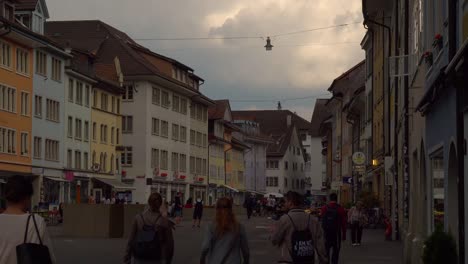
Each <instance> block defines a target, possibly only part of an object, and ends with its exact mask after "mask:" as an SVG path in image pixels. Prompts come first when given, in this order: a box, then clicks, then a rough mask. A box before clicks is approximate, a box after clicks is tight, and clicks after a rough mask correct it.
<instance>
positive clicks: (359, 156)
mask: <svg viewBox="0 0 468 264" xmlns="http://www.w3.org/2000/svg"><path fill="white" fill-rule="evenodd" d="M353 163H354V164H355V165H364V163H366V155H365V154H364V153H363V152H354V154H353Z"/></svg>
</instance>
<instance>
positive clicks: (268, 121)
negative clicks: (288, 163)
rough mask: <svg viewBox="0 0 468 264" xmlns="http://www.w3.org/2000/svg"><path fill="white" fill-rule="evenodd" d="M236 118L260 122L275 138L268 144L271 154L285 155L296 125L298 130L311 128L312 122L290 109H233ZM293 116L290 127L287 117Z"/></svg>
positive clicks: (269, 134)
mask: <svg viewBox="0 0 468 264" xmlns="http://www.w3.org/2000/svg"><path fill="white" fill-rule="evenodd" d="M232 115H233V119H234V120H253V121H256V122H258V123H259V124H260V130H261V131H262V133H263V134H265V135H268V136H269V137H271V138H272V139H273V140H274V143H273V144H270V145H268V149H267V154H268V155H269V156H283V155H284V153H285V152H286V150H287V149H288V146H289V142H290V141H291V137H292V135H293V131H294V127H296V129H297V131H300V130H306V131H309V130H310V128H311V125H310V123H309V122H308V121H307V120H305V119H303V118H302V117H300V116H298V115H297V114H295V113H293V112H291V111H289V110H251V111H233V112H232ZM288 116H291V126H290V127H288V124H287V119H288Z"/></svg>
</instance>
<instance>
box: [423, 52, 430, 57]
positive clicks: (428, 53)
mask: <svg viewBox="0 0 468 264" xmlns="http://www.w3.org/2000/svg"><path fill="white" fill-rule="evenodd" d="M431 56H432V52H431V51H426V52H424V54H423V57H424V58H429V57H431Z"/></svg>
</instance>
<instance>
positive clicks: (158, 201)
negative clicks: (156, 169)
mask: <svg viewBox="0 0 468 264" xmlns="http://www.w3.org/2000/svg"><path fill="white" fill-rule="evenodd" d="M162 204H163V200H162V197H161V195H160V194H159V193H152V194H151V195H150V197H149V198H148V209H147V210H145V211H144V212H143V213H140V214H138V215H137V216H135V220H134V221H133V226H132V229H131V232H130V236H129V238H128V244H127V249H126V254H125V257H124V263H125V264H130V263H132V259H133V263H134V264H170V263H171V262H172V257H173V255H174V239H173V236H172V223H171V222H170V221H169V220H168V219H167V212H166V211H167V209H165V206H164V207H163V208H161V206H162Z"/></svg>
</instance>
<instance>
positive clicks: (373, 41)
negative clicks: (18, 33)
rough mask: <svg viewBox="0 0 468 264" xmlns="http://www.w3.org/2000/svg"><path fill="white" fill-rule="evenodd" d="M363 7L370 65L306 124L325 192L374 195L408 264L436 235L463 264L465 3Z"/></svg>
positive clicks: (319, 104) (347, 76) (337, 85)
mask: <svg viewBox="0 0 468 264" xmlns="http://www.w3.org/2000/svg"><path fill="white" fill-rule="evenodd" d="M362 7H363V18H364V27H365V28H366V29H367V32H366V35H365V37H364V39H363V40H362V43H361V46H362V49H363V50H364V51H365V54H366V59H365V61H363V62H361V63H359V64H357V65H356V66H354V67H353V68H351V69H350V70H349V71H347V72H346V73H344V74H343V75H341V76H340V77H338V78H337V79H335V80H334V82H333V83H332V85H331V86H330V88H329V91H330V92H331V94H332V98H331V99H319V100H317V101H316V106H315V110H314V117H316V119H315V120H314V118H313V119H312V125H314V124H315V125H317V124H319V127H320V134H321V135H322V137H323V139H322V145H323V154H324V157H326V160H327V166H326V168H327V169H326V171H327V180H326V185H327V187H328V189H329V190H330V191H334V192H337V193H339V194H340V198H341V202H342V203H348V202H354V201H356V200H357V199H359V194H361V193H363V192H366V191H368V192H372V193H374V194H375V195H376V196H377V197H378V199H379V201H380V207H382V208H383V211H384V213H385V215H386V216H388V217H389V218H390V219H391V221H392V224H393V230H394V234H393V236H394V238H395V239H401V240H402V241H404V245H405V254H404V255H405V263H421V261H422V259H421V255H422V250H423V245H424V241H425V239H426V238H427V237H428V236H429V235H430V234H431V233H432V232H433V231H434V230H435V229H436V228H437V227H438V226H440V227H442V228H444V230H445V231H447V232H450V233H451V234H452V235H453V236H454V238H455V240H456V242H457V246H458V253H459V257H460V261H459V262H460V263H466V262H467V261H468V258H467V255H466V249H467V248H466V247H467V243H466V238H467V237H466V232H465V226H466V224H467V218H466V216H465V215H466V212H468V204H467V198H468V197H466V195H465V194H464V191H465V189H466V186H467V181H468V179H467V176H468V174H467V166H466V139H467V130H466V129H467V127H468V126H467V124H468V123H467V120H468V119H466V106H467V102H468V101H467V100H466V98H467V93H466V92H465V91H464V89H463V88H464V87H466V85H467V84H468V80H467V76H468V67H467V63H466V62H467V60H466V59H467V58H468V55H467V54H468V52H467V50H468V48H467V46H468V26H467V23H466V22H467V21H468V3H467V1H463V0H458V1H439V0H427V1H420V0H406V1H403V0H399V1H386V0H379V1H369V0H363V1H362ZM356 153H357V154H356ZM353 154H355V156H354V158H353ZM362 157H364V159H362Z"/></svg>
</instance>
